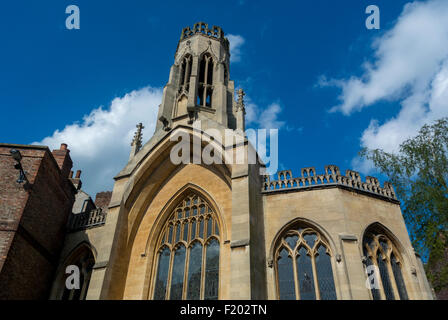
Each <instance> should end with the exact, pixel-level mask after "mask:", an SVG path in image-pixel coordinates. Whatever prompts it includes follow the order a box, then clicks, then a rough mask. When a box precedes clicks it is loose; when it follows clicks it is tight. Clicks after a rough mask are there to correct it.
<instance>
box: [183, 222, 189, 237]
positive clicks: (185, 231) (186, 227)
mask: <svg viewBox="0 0 448 320" xmlns="http://www.w3.org/2000/svg"><path fill="white" fill-rule="evenodd" d="M182 239H184V241H188V222H186V223H184V234H183V236H182Z"/></svg>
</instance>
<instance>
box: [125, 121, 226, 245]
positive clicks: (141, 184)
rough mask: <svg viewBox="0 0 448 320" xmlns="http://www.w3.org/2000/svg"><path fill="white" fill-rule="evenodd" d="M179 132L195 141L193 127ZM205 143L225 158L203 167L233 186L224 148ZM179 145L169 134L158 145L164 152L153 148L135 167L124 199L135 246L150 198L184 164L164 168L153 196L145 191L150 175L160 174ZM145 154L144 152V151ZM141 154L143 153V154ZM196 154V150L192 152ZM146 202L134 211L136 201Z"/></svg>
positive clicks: (131, 236)
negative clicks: (170, 153) (162, 168)
mask: <svg viewBox="0 0 448 320" xmlns="http://www.w3.org/2000/svg"><path fill="white" fill-rule="evenodd" d="M179 130H182V131H183V132H185V133H186V134H189V135H190V139H194V138H193V135H197V134H198V133H197V132H194V131H193V130H192V129H191V128H184V127H181V128H179ZM201 134H202V135H204V136H207V134H206V133H205V132H201ZM201 142H202V144H206V143H209V144H211V145H213V146H214V150H215V151H217V152H218V153H219V157H220V158H221V159H222V163H223V165H213V166H203V168H204V169H207V170H211V171H212V172H214V174H217V175H218V176H219V177H220V178H221V179H222V180H223V181H224V182H225V183H226V184H227V185H228V186H230V176H231V170H232V165H231V164H230V163H231V162H230V161H228V159H227V156H228V155H227V152H226V150H225V148H224V146H223V145H221V144H218V143H217V141H210V142H207V141H202V140H201ZM176 143H177V142H176V141H170V139H169V133H168V134H167V135H166V136H165V137H164V139H163V140H162V141H161V142H160V143H159V144H160V145H159V146H158V147H159V148H160V149H162V150H161V151H156V152H155V150H153V149H151V150H148V153H147V155H145V157H143V158H142V159H141V161H139V163H138V164H137V165H136V167H135V169H134V170H135V171H134V172H132V173H131V178H130V179H129V181H128V182H127V184H126V186H125V188H124V192H123V196H122V199H120V200H121V201H122V203H123V204H124V208H125V209H127V210H129V216H128V217H129V218H132V219H133V223H132V225H130V226H129V228H130V230H129V234H130V237H129V239H130V243H132V241H133V239H134V237H135V235H136V233H137V230H138V227H139V225H140V223H141V221H142V219H143V217H144V215H145V213H146V211H147V209H148V207H149V205H150V203H151V201H152V200H151V199H153V198H154V197H155V196H156V195H157V193H158V192H159V191H160V189H161V188H162V187H163V185H164V184H165V183H166V182H167V181H169V180H170V179H171V177H173V176H174V175H175V174H176V172H177V171H178V170H180V169H181V168H183V167H184V166H185V165H172V169H168V168H167V167H165V168H164V170H163V172H165V176H164V177H163V178H162V179H159V180H158V184H159V186H158V187H157V188H155V189H154V188H152V189H151V191H150V193H148V192H146V191H145V188H147V184H148V183H149V182H150V176H151V175H152V174H153V173H154V172H155V171H157V169H158V168H159V166H160V163H161V162H163V159H167V160H168V161H169V159H170V158H169V157H170V155H169V151H170V150H171V147H172V146H174V145H175V144H176ZM142 151H143V150H142ZM142 151H140V152H142ZM190 152H191V153H192V152H193V149H191V150H190ZM201 152H202V150H201ZM142 194H145V195H146V196H145V198H144V199H140V196H141V195H142ZM138 201H143V202H144V203H143V204H142V205H139V206H138V209H137V210H136V209H135V208H132V207H133V206H134V205H135V204H136V202H138Z"/></svg>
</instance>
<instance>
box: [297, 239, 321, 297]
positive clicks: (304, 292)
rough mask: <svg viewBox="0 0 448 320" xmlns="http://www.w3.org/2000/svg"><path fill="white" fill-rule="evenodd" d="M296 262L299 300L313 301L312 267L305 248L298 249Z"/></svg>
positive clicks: (314, 295)
mask: <svg viewBox="0 0 448 320" xmlns="http://www.w3.org/2000/svg"><path fill="white" fill-rule="evenodd" d="M296 260H297V274H298V278H299V288H300V289H299V291H300V299H301V300H315V299H316V292H315V289H314V279H313V267H312V266H311V257H310V256H309V255H307V250H306V249H305V247H302V248H300V250H299V254H298V255H297V257H296Z"/></svg>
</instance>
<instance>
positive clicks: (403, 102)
mask: <svg viewBox="0 0 448 320" xmlns="http://www.w3.org/2000/svg"><path fill="white" fill-rule="evenodd" d="M70 4H75V5H77V6H79V8H80V13H81V28H80V30H67V29H66V28H65V19H66V17H67V14H65V8H66V7H67V6H68V5H70ZM370 4H375V5H377V6H378V7H379V8H380V13H381V29H380V30H368V29H366V27H365V19H366V18H367V16H368V15H367V14H365V9H366V7H367V6H368V5H370ZM406 4H407V5H406ZM445 18H448V1H445V0H430V1H418V2H412V3H411V2H410V1H401V0H394V1H386V0H374V1H369V2H366V1H363V0H356V1H354V0H353V1H352V0H343V1H342V0H341V1H330V0H326V1H324V0H316V1H276V2H272V1H249V0H245V1H241V0H240V1H238V0H235V1H232V0H231V1H226V2H216V1H212V2H197V3H195V2H191V1H190V2H185V1H62V0H58V1H20V2H19V3H18V2H12V1H10V2H8V3H4V4H2V10H1V11H0V30H1V31H0V36H1V43H2V50H0V61H1V62H0V70H1V71H0V74H1V76H0V105H1V108H2V117H1V126H0V141H1V142H7V143H20V144H30V143H40V144H48V145H50V147H51V148H56V147H58V146H59V144H60V143H62V142H66V143H68V144H69V149H71V154H72V158H73V160H74V170H77V169H82V170H83V181H84V187H85V189H86V191H88V192H90V193H92V194H94V193H96V192H99V191H102V190H103V189H111V188H112V185H113V180H112V177H113V176H114V175H115V174H116V173H118V171H119V170H120V169H121V168H122V167H123V166H124V165H125V164H126V161H127V158H128V154H129V151H130V145H129V143H130V139H131V138H132V132H133V131H134V129H135V124H136V123H137V122H139V121H140V120H142V121H143V122H144V124H145V125H146V127H147V129H146V130H145V131H144V141H147V139H148V138H149V137H150V136H151V135H152V132H153V124H152V123H151V121H152V122H153V119H155V114H156V113H157V110H156V107H157V106H158V104H159V103H160V89H161V88H163V86H164V85H165V84H166V82H167V80H168V75H169V68H170V66H171V65H172V63H173V59H174V53H175V50H176V46H177V41H178V39H179V36H180V32H181V30H182V28H183V27H185V26H192V25H193V24H194V23H195V22H198V21H204V22H207V23H209V24H211V25H218V26H221V27H222V28H223V30H224V31H225V32H226V34H231V35H234V36H235V37H236V39H240V40H241V41H240V43H239V45H238V46H237V48H235V47H234V48H233V49H234V50H233V52H234V58H235V56H236V55H235V52H236V51H235V49H236V50H238V51H239V54H238V56H239V57H238V58H237V59H236V61H233V62H232V64H231V69H230V76H231V79H233V80H235V84H236V86H238V87H242V88H243V89H245V91H246V93H247V97H248V103H250V104H251V107H250V108H253V110H255V111H257V112H256V113H255V115H257V116H259V117H261V116H263V115H264V116H265V117H266V118H265V119H261V118H257V116H255V117H252V118H251V119H249V122H250V123H252V125H254V126H255V125H256V126H258V127H263V126H272V125H273V126H278V127H279V128H280V132H279V141H280V143H279V162H280V169H291V170H292V171H293V175H298V174H299V172H300V168H302V167H310V166H314V167H316V169H317V172H318V173H321V172H323V170H324V165H326V164H336V165H338V166H339V167H340V169H341V170H342V171H343V172H345V170H346V169H352V168H353V169H357V170H360V171H361V172H362V173H363V174H373V173H374V170H373V169H372V168H371V166H370V165H369V164H368V163H365V162H363V161H360V160H359V159H357V157H356V156H357V153H358V151H359V150H360V148H361V147H362V146H367V147H381V148H384V149H386V150H388V151H393V150H396V148H397V146H398V144H399V142H401V141H403V140H404V139H405V138H406V137H409V136H412V135H413V134H415V132H416V130H417V128H418V127H419V126H420V125H422V124H423V123H425V122H428V121H432V120H434V119H436V118H439V117H441V116H447V115H448V99H445V98H447V97H448V49H447V48H448V22H447V21H448V19H445ZM234 44H235V43H234ZM234 60H235V59H234ZM273 106H275V108H273ZM114 110H115V111H116V113H114V112H115V111H114ZM330 110H332V112H330ZM263 111H266V112H263ZM125 118H126V119H125ZM56 130H57V131H56ZM119 130H121V131H119ZM121 138H122V140H120V142H119V143H118V142H117V139H121ZM61 140H64V141H61Z"/></svg>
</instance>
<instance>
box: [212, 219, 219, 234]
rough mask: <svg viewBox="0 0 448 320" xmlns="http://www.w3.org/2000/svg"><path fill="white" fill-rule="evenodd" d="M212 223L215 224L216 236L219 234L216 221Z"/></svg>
mask: <svg viewBox="0 0 448 320" xmlns="http://www.w3.org/2000/svg"><path fill="white" fill-rule="evenodd" d="M213 225H214V226H215V234H216V235H217V236H219V228H218V222H216V221H213Z"/></svg>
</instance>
